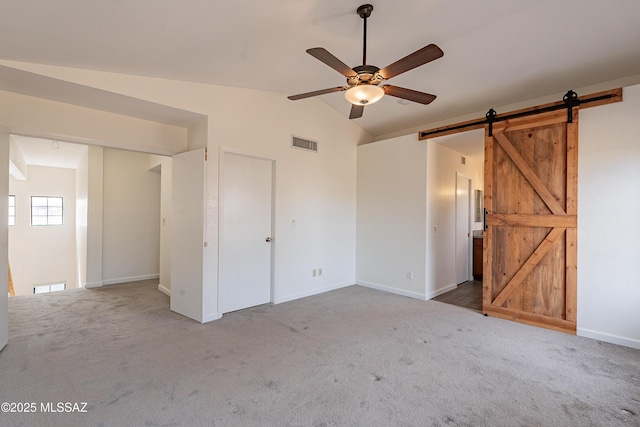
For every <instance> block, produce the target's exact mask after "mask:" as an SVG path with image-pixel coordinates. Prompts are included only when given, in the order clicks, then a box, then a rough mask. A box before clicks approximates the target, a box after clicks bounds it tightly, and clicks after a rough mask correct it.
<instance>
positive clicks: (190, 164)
mask: <svg viewBox="0 0 640 427" xmlns="http://www.w3.org/2000/svg"><path fill="white" fill-rule="evenodd" d="M172 163H173V165H172V187H173V188H172V195H171V203H172V208H171V209H172V212H171V219H172V223H171V310H173V311H175V312H176V313H180V314H182V315H183V316H186V317H189V318H191V319H194V320H197V321H198V322H202V321H203V316H202V313H203V308H202V305H203V288H202V287H203V277H204V276H203V274H204V242H205V176H206V175H205V150H204V148H201V149H198V150H193V151H188V152H186V153H180V154H176V155H175V156H173V162H172Z"/></svg>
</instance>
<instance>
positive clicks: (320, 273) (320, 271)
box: [318, 268, 322, 276]
mask: <svg viewBox="0 0 640 427" xmlns="http://www.w3.org/2000/svg"><path fill="white" fill-rule="evenodd" d="M318 276H322V269H321V268H319V269H318Z"/></svg>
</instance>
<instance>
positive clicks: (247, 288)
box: [219, 152, 274, 313]
mask: <svg viewBox="0 0 640 427" xmlns="http://www.w3.org/2000/svg"><path fill="white" fill-rule="evenodd" d="M221 169H222V170H221V183H220V188H221V191H220V196H221V225H220V264H219V265H220V307H221V310H220V311H221V313H228V312H231V311H236V310H240V309H243V308H248V307H253V306H256V305H260V304H265V303H268V302H270V301H271V254H272V242H271V239H272V213H273V170H274V165H273V161H272V160H270V159H263V158H259V157H253V156H248V155H243V154H237V153H230V152H225V153H223V157H222V165H221Z"/></svg>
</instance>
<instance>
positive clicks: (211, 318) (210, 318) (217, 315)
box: [202, 313, 222, 323]
mask: <svg viewBox="0 0 640 427" xmlns="http://www.w3.org/2000/svg"><path fill="white" fill-rule="evenodd" d="M221 318H222V314H220V313H211V314H207V315H205V316H204V318H203V319H202V323H208V322H213V321H214V320H218V319H221Z"/></svg>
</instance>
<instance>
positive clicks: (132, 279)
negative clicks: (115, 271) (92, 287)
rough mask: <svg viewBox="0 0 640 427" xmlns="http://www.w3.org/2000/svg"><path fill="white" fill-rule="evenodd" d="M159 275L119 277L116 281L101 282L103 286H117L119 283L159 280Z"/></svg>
mask: <svg viewBox="0 0 640 427" xmlns="http://www.w3.org/2000/svg"><path fill="white" fill-rule="evenodd" d="M159 278H160V275H159V274H146V275H144V276H133V277H121V278H118V279H109V280H103V281H102V284H103V285H118V284H120V283H129V282H139V281H141V280H151V279H159Z"/></svg>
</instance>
